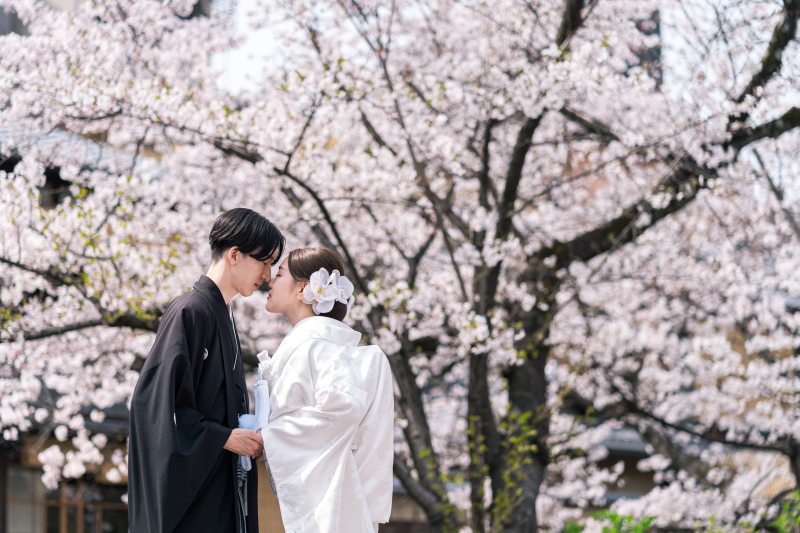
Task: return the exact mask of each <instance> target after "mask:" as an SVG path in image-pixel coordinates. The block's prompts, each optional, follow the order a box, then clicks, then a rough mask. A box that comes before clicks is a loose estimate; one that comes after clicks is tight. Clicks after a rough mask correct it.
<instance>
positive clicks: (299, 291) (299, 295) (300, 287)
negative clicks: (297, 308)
mask: <svg viewBox="0 0 800 533" xmlns="http://www.w3.org/2000/svg"><path fill="white" fill-rule="evenodd" d="M306 285H308V282H307V281H304V282H302V283H298V284H297V287H298V289H297V299H298V300H300V301H302V300H303V298H304V297H305V296H304V295H303V289H305V288H306Z"/></svg>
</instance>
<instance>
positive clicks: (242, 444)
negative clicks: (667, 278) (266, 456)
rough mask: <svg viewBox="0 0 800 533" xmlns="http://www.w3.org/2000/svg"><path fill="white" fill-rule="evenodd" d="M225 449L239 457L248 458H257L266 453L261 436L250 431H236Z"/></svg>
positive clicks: (232, 433) (229, 438)
mask: <svg viewBox="0 0 800 533" xmlns="http://www.w3.org/2000/svg"><path fill="white" fill-rule="evenodd" d="M225 449H226V450H228V451H230V452H233V453H235V454H237V455H246V456H248V457H253V458H256V457H258V456H259V455H261V453H262V452H263V451H264V441H263V440H261V436H260V435H257V434H256V433H255V432H253V431H250V430H249V429H239V428H237V429H234V430H233V431H232V432H231V436H230V437H228V442H226V443H225Z"/></svg>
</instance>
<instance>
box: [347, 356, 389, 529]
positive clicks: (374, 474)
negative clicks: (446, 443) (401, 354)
mask: <svg viewBox="0 0 800 533" xmlns="http://www.w3.org/2000/svg"><path fill="white" fill-rule="evenodd" d="M377 357H378V362H377V365H376V366H377V367H378V368H377V376H376V378H377V379H376V381H377V391H376V394H375V398H374V400H373V401H372V404H371V405H370V407H369V409H368V410H367V413H366V414H365V415H364V418H363V420H362V421H361V423H360V424H359V427H358V431H357V432H356V436H355V439H353V443H354V444H355V445H357V446H358V449H357V450H356V451H355V452H354V453H353V455H354V456H355V460H356V465H357V466H358V475H359V478H360V479H361V490H362V491H363V492H364V496H365V498H366V501H367V507H368V509H369V515H370V518H371V519H372V520H371V521H372V522H380V523H385V522H388V521H389V515H391V513H392V492H393V479H394V474H393V473H392V464H393V462H394V431H393V427H394V387H393V382H392V371H391V368H390V366H389V361H388V360H387V359H386V356H385V355H384V354H383V352H380V353H379V354H377ZM373 379H375V378H373Z"/></svg>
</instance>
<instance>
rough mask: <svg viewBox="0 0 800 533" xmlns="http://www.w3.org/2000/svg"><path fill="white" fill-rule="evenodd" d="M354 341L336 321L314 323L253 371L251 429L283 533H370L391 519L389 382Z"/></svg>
mask: <svg viewBox="0 0 800 533" xmlns="http://www.w3.org/2000/svg"><path fill="white" fill-rule="evenodd" d="M360 340H361V334H360V333H358V332H356V331H354V330H353V329H351V328H349V327H348V326H346V325H345V324H344V323H342V322H340V321H338V320H334V319H332V318H326V317H320V316H314V317H310V318H306V319H304V320H301V321H300V322H298V323H297V324H296V325H295V327H294V328H293V329H292V330H291V331H290V332H289V334H288V335H287V336H286V338H285V339H284V340H283V342H282V343H281V345H280V346H279V347H278V350H277V351H276V352H275V354H274V355H273V356H272V358H271V359H269V360H268V361H266V362H265V364H262V365H260V368H261V369H262V372H261V375H262V378H263V380H259V381H258V383H256V419H257V422H256V426H257V428H256V429H259V428H262V427H263V429H262V431H261V435H262V437H263V439H264V452H265V454H266V457H267V461H268V464H269V468H270V471H271V473H272V480H273V481H274V483H275V488H276V491H277V497H278V502H279V504H280V508H281V517H282V518H283V525H284V527H285V528H286V532H287V533H359V532H361V533H373V532H376V531H377V530H378V523H383V522H388V521H389V514H390V512H391V506H392V461H393V458H394V445H393V440H392V427H393V424H394V396H393V385H392V374H391V370H390V368H389V362H388V360H387V359H386V355H385V354H384V353H383V351H381V349H380V348H378V347H377V346H358V343H359V341H360ZM267 385H268V387H269V405H268V406H266V405H264V403H265V402H264V401H263V399H265V397H266V394H264V393H265V392H266V391H265V390H264V388H263V387H265V386H267ZM259 388H260V390H259ZM259 392H261V394H259ZM259 398H262V400H261V401H259ZM259 404H260V405H259ZM266 413H268V415H267V414H266ZM267 419H268V420H267Z"/></svg>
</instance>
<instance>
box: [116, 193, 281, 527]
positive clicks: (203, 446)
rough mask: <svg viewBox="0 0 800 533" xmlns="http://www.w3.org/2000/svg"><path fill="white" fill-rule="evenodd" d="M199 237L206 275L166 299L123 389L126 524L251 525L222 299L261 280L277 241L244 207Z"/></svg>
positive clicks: (236, 373) (234, 341) (253, 442)
mask: <svg viewBox="0 0 800 533" xmlns="http://www.w3.org/2000/svg"><path fill="white" fill-rule="evenodd" d="M208 241H209V244H210V245H211V261H212V263H211V267H210V269H209V270H208V274H207V275H206V276H201V277H200V279H199V280H198V281H197V283H196V284H195V286H194V289H193V290H192V291H190V292H188V293H186V294H184V295H182V296H180V297H178V298H176V299H175V300H173V301H172V303H170V305H169V307H168V308H167V311H166V313H165V314H164V317H163V318H162V319H161V324H160V325H159V328H158V333H157V334H156V339H155V343H154V344H153V348H152V349H151V350H150V354H149V355H148V357H147V361H146V362H145V364H144V368H142V372H141V374H140V376H139V382H138V383H137V385H136V389H135V390H134V392H133V397H132V398H131V425H130V442H129V455H128V458H129V459H128V513H129V522H130V531H131V532H132V533H169V532H191V533H203V532H213V533H257V531H258V516H257V491H258V487H257V470H256V469H255V468H253V469H251V470H250V472H244V471H243V470H242V469H241V468H240V467H239V464H240V462H239V456H240V455H241V456H250V457H257V456H259V455H260V454H261V452H262V450H263V442H262V441H261V437H259V436H258V435H256V434H255V433H254V432H252V431H250V430H245V429H238V425H239V423H238V420H239V419H238V417H239V415H242V414H246V413H247V412H248V410H249V405H248V396H247V387H246V384H245V379H244V371H243V365H242V354H241V347H240V345H239V337H238V335H237V333H236V324H235V322H234V319H233V313H232V312H231V308H230V302H231V299H233V297H234V296H236V295H237V294H241V295H242V296H250V295H251V294H253V292H255V291H256V290H257V289H258V288H259V286H260V285H261V284H262V283H264V282H269V281H270V279H271V268H270V267H271V265H272V264H274V263H275V262H276V261H277V260H278V259H279V258H280V256H281V254H282V253H283V248H284V244H285V241H284V238H283V236H282V235H281V233H280V232H279V231H278V230H277V229H276V228H275V226H274V225H272V223H270V222H269V221H268V220H267V219H266V218H264V217H262V216H261V215H259V214H258V213H256V212H254V211H251V210H249V209H244V208H237V209H233V210H231V211H228V212H226V213H224V214H222V215H220V216H219V217H218V218H217V220H216V221H215V222H214V226H213V228H212V229H211V233H210V235H209V236H208ZM240 486H241V488H240ZM240 492H241V494H244V495H245V496H244V497H240Z"/></svg>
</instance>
